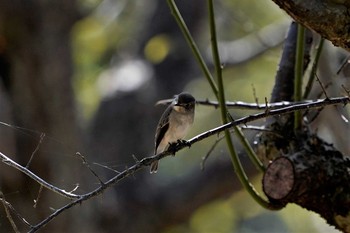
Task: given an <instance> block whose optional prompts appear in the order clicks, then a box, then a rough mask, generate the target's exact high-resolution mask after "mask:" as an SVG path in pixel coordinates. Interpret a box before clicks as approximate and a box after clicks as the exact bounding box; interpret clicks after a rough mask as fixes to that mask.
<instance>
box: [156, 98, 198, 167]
mask: <svg viewBox="0 0 350 233" xmlns="http://www.w3.org/2000/svg"><path fill="white" fill-rule="evenodd" d="M195 103H196V100H195V98H194V97H193V96H192V95H190V94H188V93H185V92H183V93H180V94H179V95H177V96H175V99H174V100H173V102H172V103H171V104H170V105H169V106H168V107H167V109H166V110H165V111H164V113H163V115H162V117H161V118H160V120H159V123H158V126H157V130H156V136H155V149H154V154H159V153H161V152H163V151H165V150H166V149H168V147H169V145H170V144H171V143H175V142H177V141H179V140H182V139H183V138H184V137H185V136H186V134H187V132H188V130H189V128H190V127H191V126H192V124H193V118H194V108H195ZM157 169H158V161H154V162H153V163H152V164H151V171H150V172H151V173H156V172H157Z"/></svg>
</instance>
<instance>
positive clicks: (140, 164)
mask: <svg viewBox="0 0 350 233" xmlns="http://www.w3.org/2000/svg"><path fill="white" fill-rule="evenodd" d="M349 102H350V98H349V97H337V98H329V99H322V100H316V101H313V102H309V103H301V104H295V105H292V106H288V107H285V108H280V109H272V110H270V111H269V112H268V116H274V115H282V114H288V113H292V112H295V111H300V110H306V109H311V108H320V107H324V106H327V105H335V104H344V105H345V104H347V103H349ZM266 117H267V115H266V112H265V111H264V112H261V113H257V114H253V115H250V116H247V117H243V118H241V119H238V120H235V121H232V122H229V123H227V124H225V125H222V126H219V127H217V128H214V129H211V130H208V131H206V132H204V133H202V134H199V135H197V136H195V137H193V138H192V139H190V140H188V141H187V142H186V143H178V144H176V146H175V147H174V148H172V149H171V151H169V150H167V151H164V152H162V153H159V154H157V155H154V156H151V157H146V158H143V159H141V160H140V161H137V162H136V163H135V164H134V165H133V166H131V167H129V168H126V169H125V170H124V171H122V172H120V173H119V174H117V175H116V176H114V177H113V178H111V179H110V180H108V181H107V182H105V183H104V185H101V186H100V187H98V188H97V189H95V190H93V191H91V192H89V193H86V194H84V195H80V196H78V199H76V200H74V201H72V202H70V203H68V204H66V205H65V206H63V207H61V208H59V209H57V210H56V211H55V212H54V213H52V214H51V215H49V216H48V217H47V218H46V219H44V220H43V221H41V222H40V223H38V224H37V225H35V226H32V227H31V230H30V231H29V232H36V231H37V230H39V229H40V228H42V227H44V226H45V225H46V224H47V223H49V222H50V221H51V220H53V219H54V218H55V217H57V216H58V215H60V214H61V213H63V212H64V211H65V210H67V209H70V208H72V207H74V206H75V205H77V204H81V203H82V202H84V201H87V200H89V199H91V198H93V197H96V196H98V195H100V194H101V193H103V192H104V191H105V190H106V189H107V188H109V187H110V186H112V185H114V184H116V183H118V182H120V181H121V180H123V179H124V178H126V177H129V176H131V175H133V174H135V173H136V172H137V171H139V170H141V169H142V168H144V167H148V166H150V165H151V163H152V162H154V161H156V160H160V159H162V158H164V157H167V156H169V155H172V154H173V153H174V152H177V151H179V150H181V149H183V148H185V147H188V146H189V145H192V144H194V143H196V142H199V141H202V140H203V139H205V138H208V137H210V136H212V135H215V134H218V133H220V132H223V131H224V130H226V129H230V128H232V127H234V126H237V125H240V124H246V123H248V122H251V121H255V120H258V119H262V118H266Z"/></svg>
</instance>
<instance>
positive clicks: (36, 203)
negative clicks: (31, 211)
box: [33, 185, 43, 208]
mask: <svg viewBox="0 0 350 233" xmlns="http://www.w3.org/2000/svg"><path fill="white" fill-rule="evenodd" d="M42 191H43V186H42V185H40V188H39V192H38V196H37V197H36V199H35V200H34V206H33V207H34V208H36V206H37V205H38V202H39V199H40V197H41V193H42Z"/></svg>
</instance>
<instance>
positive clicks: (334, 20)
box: [272, 0, 350, 51]
mask: <svg viewBox="0 0 350 233" xmlns="http://www.w3.org/2000/svg"><path fill="white" fill-rule="evenodd" d="M272 1H273V2H275V3H276V4H277V5H278V6H279V7H281V8H282V9H283V10H284V11H286V12H287V13H288V14H289V15H290V16H291V17H292V18H293V19H294V20H295V21H297V22H299V23H301V24H303V25H304V26H305V27H307V28H309V29H311V30H313V31H315V32H317V33H319V34H320V35H321V36H322V37H324V38H326V39H327V40H330V41H331V42H332V43H333V44H334V45H335V46H339V47H342V48H344V49H346V50H348V51H350V37H349V36H350V34H349V32H350V14H349V7H350V4H349V1H347V0H310V1H303V0H272Z"/></svg>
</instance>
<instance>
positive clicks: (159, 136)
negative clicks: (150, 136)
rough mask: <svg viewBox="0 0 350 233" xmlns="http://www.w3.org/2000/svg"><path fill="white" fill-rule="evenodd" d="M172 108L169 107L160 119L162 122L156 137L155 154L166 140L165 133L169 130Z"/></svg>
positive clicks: (159, 124)
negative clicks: (164, 139) (163, 140)
mask: <svg viewBox="0 0 350 233" xmlns="http://www.w3.org/2000/svg"><path fill="white" fill-rule="evenodd" d="M171 110H172V106H168V108H167V109H166V110H165V111H164V113H163V115H162V117H161V118H160V121H159V123H158V126H157V130H156V136H155V149H154V154H156V153H157V148H158V146H159V144H160V142H161V141H162V139H163V138H164V135H165V133H166V132H167V130H168V129H169V115H170V113H171Z"/></svg>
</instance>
